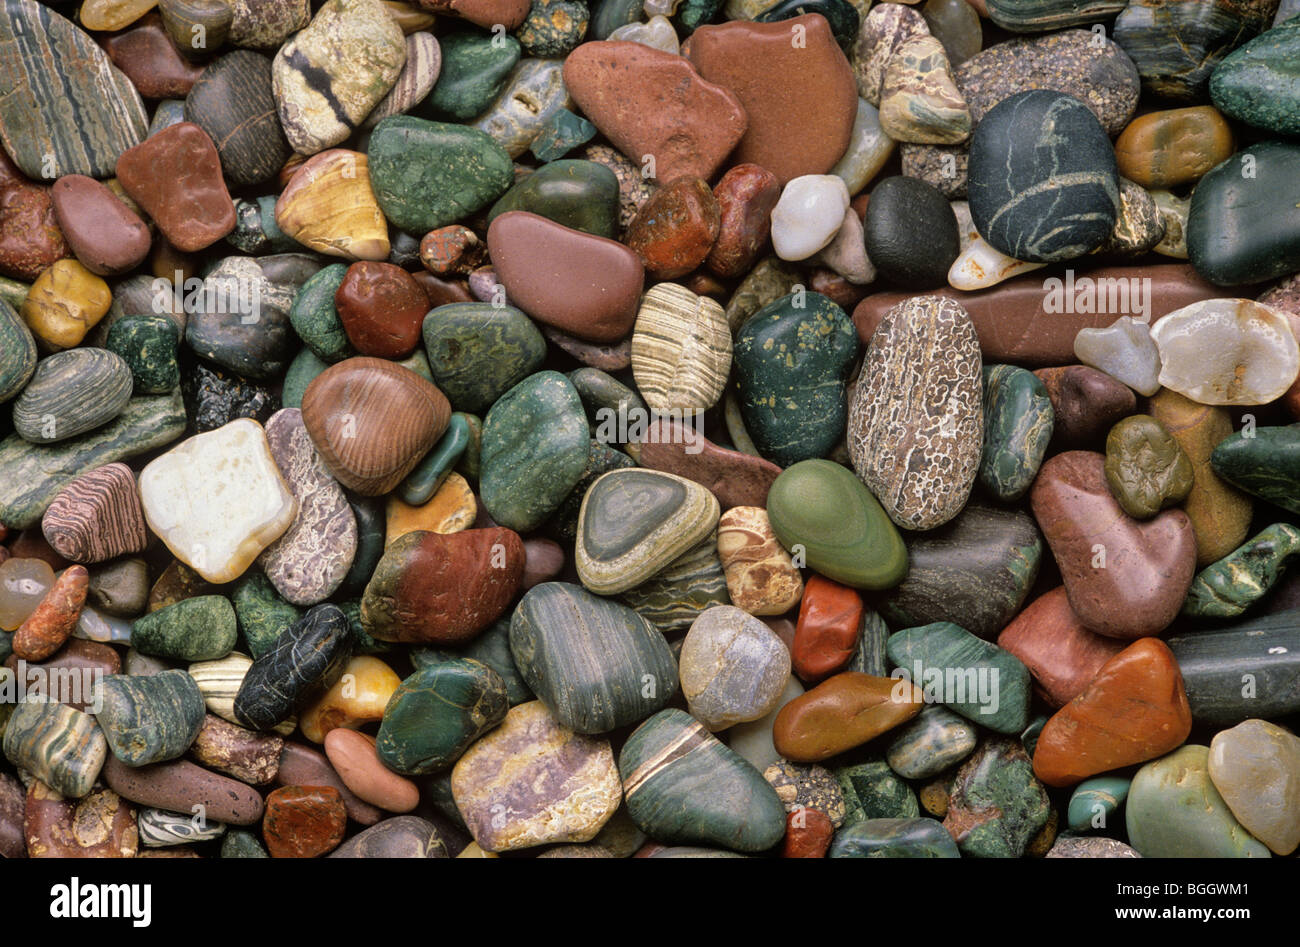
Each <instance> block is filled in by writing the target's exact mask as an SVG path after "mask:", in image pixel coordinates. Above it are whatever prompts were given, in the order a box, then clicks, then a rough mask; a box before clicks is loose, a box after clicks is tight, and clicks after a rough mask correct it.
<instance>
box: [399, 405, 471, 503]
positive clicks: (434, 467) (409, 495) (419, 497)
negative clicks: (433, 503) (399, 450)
mask: <svg viewBox="0 0 1300 947" xmlns="http://www.w3.org/2000/svg"><path fill="white" fill-rule="evenodd" d="M467 417H468V416H467V415H465V414H462V413H460V412H459V411H458V412H456V413H455V414H453V415H452V416H451V421H450V422H449V423H448V424H447V430H446V432H445V433H444V434H443V435H442V437H440V438H439V439H438V443H437V444H435V445H434V446H433V449H432V450H431V451H429V453H427V454H425V456H424V459H423V460H421V461H420V463H419V465H418V466H416V468H415V469H414V470H412V471H411V472H410V474H408V475H407V477H406V479H405V480H403V481H402V486H401V488H400V493H401V498H402V501H403V502H404V503H409V504H412V505H420V504H423V503H427V502H429V500H430V499H431V498H432V497H433V496H434V495H435V494H437V493H438V492H440V490H439V488H440V487H441V486H442V485H443V483H445V482H446V481H447V479H448V478H449V477H450V476H451V475H452V468H453V467H455V466H456V462H457V461H459V460H460V458H461V455H463V454H464V453H465V449H466V448H467V447H469V441H470V431H469V421H468V420H467ZM458 476H459V475H458Z"/></svg>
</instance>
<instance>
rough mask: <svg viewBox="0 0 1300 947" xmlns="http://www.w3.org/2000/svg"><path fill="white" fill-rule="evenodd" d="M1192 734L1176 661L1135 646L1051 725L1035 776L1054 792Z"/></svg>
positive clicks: (1150, 645) (1161, 650)
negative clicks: (1054, 788) (1051, 787)
mask: <svg viewBox="0 0 1300 947" xmlns="http://www.w3.org/2000/svg"><path fill="white" fill-rule="evenodd" d="M1191 731H1192V712H1191V709H1190V707H1189V706H1188V703H1187V696H1186V693H1185V692H1184V690H1183V680H1182V676H1181V675H1180V674H1179V671H1178V663H1177V661H1176V659H1175V657H1174V655H1173V653H1172V652H1171V651H1170V650H1169V648H1168V646H1166V645H1165V644H1164V642H1162V641H1159V640H1158V639H1154V638H1151V639H1143V640H1141V641H1135V642H1134V643H1133V644H1131V645H1129V646H1128V647H1127V648H1125V649H1124V650H1123V651H1121V652H1120V653H1119V654H1117V655H1115V657H1113V658H1111V659H1110V660H1109V661H1107V662H1106V664H1105V665H1104V666H1103V667H1102V669H1101V670H1100V671H1099V672H1097V676H1096V677H1094V678H1093V679H1092V681H1091V682H1090V683H1089V684H1088V686H1087V687H1086V688H1085V689H1084V690H1083V692H1082V693H1080V694H1079V695H1078V696H1077V697H1075V698H1074V699H1073V700H1071V701H1070V703H1068V704H1066V705H1065V707H1063V708H1062V709H1061V710H1059V711H1057V713H1056V714H1055V715H1054V716H1053V717H1052V718H1051V719H1050V720H1049V721H1048V722H1047V726H1045V727H1043V732H1042V733H1041V734H1040V735H1039V737H1038V744H1037V746H1036V747H1035V748H1034V773H1035V774H1036V775H1037V776H1038V778H1039V779H1041V780H1042V781H1043V782H1045V783H1047V784H1048V785H1049V786H1069V785H1072V784H1074V783H1077V782H1079V781H1080V780H1083V779H1086V778H1088V777H1089V776H1095V775H1097V774H1098V773H1105V772H1108V771H1110V770H1113V769H1120V768H1121V767H1124V766H1131V765H1132V764H1134V763H1142V762H1145V761H1147V760H1151V759H1155V758H1156V757H1158V756H1162V755H1164V754H1165V753H1168V752H1170V751H1171V750H1173V749H1175V748H1176V747H1178V746H1180V745H1181V744H1182V743H1183V741H1184V740H1186V739H1187V737H1188V735H1189V734H1190V733H1191Z"/></svg>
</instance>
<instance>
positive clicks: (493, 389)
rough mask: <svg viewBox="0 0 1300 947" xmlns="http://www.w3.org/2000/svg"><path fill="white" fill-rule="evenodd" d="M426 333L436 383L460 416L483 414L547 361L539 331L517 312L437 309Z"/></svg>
mask: <svg viewBox="0 0 1300 947" xmlns="http://www.w3.org/2000/svg"><path fill="white" fill-rule="evenodd" d="M422 331H423V334H424V347H425V351H426V352H427V353H428V359H429V365H430V367H431V368H433V369H434V377H433V379H432V381H433V383H434V384H435V385H437V386H438V390H440V391H441V392H442V393H443V394H444V395H446V396H447V400H448V401H449V402H451V406H452V408H454V409H455V410H457V411H468V412H471V413H473V414H482V413H483V412H485V411H487V410H488V409H489V408H491V407H492V405H493V404H495V403H496V401H497V399H498V398H500V397H501V396H502V395H503V394H505V393H506V392H507V391H509V390H510V389H511V388H513V387H514V386H515V385H517V384H519V383H520V382H521V381H523V380H524V379H525V378H527V377H528V376H529V375H531V374H533V373H534V372H536V371H537V370H538V369H539V368H541V367H542V362H544V361H545V360H546V339H545V338H544V337H543V336H542V333H541V330H540V329H538V328H537V326H536V324H535V323H534V322H533V321H532V320H531V319H529V318H528V317H527V316H526V315H524V313H523V312H521V311H520V310H518V309H516V308H514V307H513V306H501V307H497V306H494V305H492V304H491V303H482V302H476V303H451V304H450V305H446V306H439V307H438V308H437V309H434V310H432V311H430V312H429V314H428V315H427V316H425V317H424V324H423V327H422Z"/></svg>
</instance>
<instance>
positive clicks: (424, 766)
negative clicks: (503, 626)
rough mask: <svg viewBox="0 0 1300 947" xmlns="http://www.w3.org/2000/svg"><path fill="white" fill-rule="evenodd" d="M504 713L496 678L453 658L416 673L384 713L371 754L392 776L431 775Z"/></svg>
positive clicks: (503, 687) (489, 671) (480, 666)
mask: <svg viewBox="0 0 1300 947" xmlns="http://www.w3.org/2000/svg"><path fill="white" fill-rule="evenodd" d="M509 709H510V705H509V702H508V700H507V699H506V685H505V682H504V681H503V680H501V675H499V674H498V673H497V672H496V671H494V670H492V669H491V668H490V667H488V666H487V665H486V664H482V663H480V662H478V661H473V660H470V659H467V658H454V659H452V660H450V661H443V662H440V663H438V664H434V665H431V666H429V667H425V668H421V669H420V670H418V671H416V672H415V673H414V674H412V675H411V676H410V677H408V678H407V679H406V680H404V681H402V683H401V684H400V685H399V686H398V688H397V690H396V691H394V692H393V696H392V697H391V698H389V701H388V706H387V707H386V708H385V709H384V719H383V722H382V723H381V724H380V725H379V736H378V739H377V740H376V743H375V750H376V752H378V754H379V758H380V759H381V760H382V761H383V763H384V765H385V766H387V767H388V768H389V769H391V770H393V771H394V772H397V773H404V774H406V775H421V774H425V773H433V772H436V771H438V770H440V769H445V768H446V767H448V766H450V765H452V764H453V763H455V762H456V760H458V759H460V757H461V754H463V753H464V752H465V751H466V750H467V749H469V746H470V744H471V743H473V742H474V741H475V740H477V739H478V738H479V737H481V736H482V735H483V734H484V733H487V732H488V731H489V730H491V729H492V728H494V727H496V726H497V725H498V724H499V723H501V721H502V720H505V718H506V712H507V711H508V710H509Z"/></svg>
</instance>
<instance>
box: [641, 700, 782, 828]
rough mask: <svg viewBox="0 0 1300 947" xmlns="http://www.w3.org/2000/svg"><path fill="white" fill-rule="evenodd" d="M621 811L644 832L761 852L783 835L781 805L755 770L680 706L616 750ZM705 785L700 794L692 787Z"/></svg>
mask: <svg viewBox="0 0 1300 947" xmlns="http://www.w3.org/2000/svg"><path fill="white" fill-rule="evenodd" d="M619 773H620V774H621V776H622V778H623V789H624V793H625V795H626V799H627V808H628V814H629V815H630V816H631V817H632V820H633V821H634V822H635V823H636V824H637V825H638V826H640V828H641V829H642V830H644V831H645V832H646V833H647V834H648V835H650V836H651V837H652V838H655V839H659V840H663V841H665V842H668V843H682V844H690V843H703V844H710V845H720V846H723V847H726V848H728V849H730V850H732V851H738V852H761V851H765V850H767V849H769V848H771V847H772V846H773V845H775V844H776V843H777V842H778V841H780V840H781V837H782V836H783V835H784V834H785V807H784V806H783V805H782V803H781V799H780V797H779V796H778V795H777V793H776V790H774V789H773V788H772V787H771V786H770V785H769V784H768V783H767V781H766V780H764V779H763V777H762V775H761V774H760V773H759V772H758V770H756V769H754V767H752V766H751V765H750V764H749V763H747V762H745V760H743V759H742V758H741V757H739V756H737V755H736V754H735V753H733V752H732V751H731V750H729V749H728V748H727V747H726V746H724V745H723V744H722V743H721V741H719V740H718V739H717V737H714V736H713V735H712V734H710V733H709V732H708V731H707V730H706V729H705V728H704V726H703V724H701V723H699V722H698V721H696V720H694V719H692V718H691V717H690V716H688V715H687V714H685V713H683V712H682V711H680V710H663V711H660V712H659V713H658V714H656V715H655V716H653V717H651V718H650V719H649V720H647V721H646V722H645V723H643V724H642V725H641V726H640V727H638V728H637V729H636V730H634V731H633V732H632V735H631V736H630V737H628V740H627V742H626V743H625V744H624V745H623V750H622V752H621V753H620V754H619ZM699 785H708V786H710V787H711V791H710V792H709V793H707V794H701V793H699V792H696V791H695V790H694V789H693V788H692V787H695V786H699Z"/></svg>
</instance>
